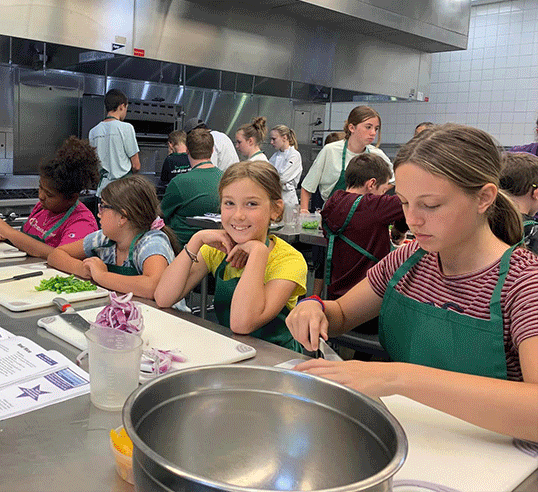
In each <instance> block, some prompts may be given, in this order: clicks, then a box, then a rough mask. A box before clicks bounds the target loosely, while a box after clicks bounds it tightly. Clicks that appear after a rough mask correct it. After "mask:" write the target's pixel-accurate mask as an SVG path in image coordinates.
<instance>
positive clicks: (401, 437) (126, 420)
mask: <svg viewBox="0 0 538 492" xmlns="http://www.w3.org/2000/svg"><path fill="white" fill-rule="evenodd" d="M215 368H218V369H219V370H223V371H225V370H233V371H236V370H237V371H251V370H261V371H271V372H279V373H291V374H293V375H294V376H297V375H300V376H301V377H307V378H313V379H315V380H318V381H320V382H321V383H322V384H327V385H330V386H334V387H337V388H338V389H340V390H343V391H346V392H349V393H351V394H353V395H354V396H356V397H358V398H360V399H363V400H366V401H368V403H369V404H370V405H371V406H372V407H374V408H375V409H376V411H378V412H379V413H380V414H382V416H383V417H384V418H386V419H387V420H388V422H389V423H390V424H391V425H392V426H393V428H394V432H395V434H396V438H397V447H396V452H395V453H394V456H393V458H392V459H391V460H390V462H389V463H388V464H387V465H386V466H385V467H384V468H383V470H381V471H380V472H378V473H376V474H375V475H372V476H371V477H369V478H367V479H365V480H361V481H359V482H354V483H351V484H348V485H344V486H340V487H331V488H328V489H317V490H316V492H356V490H357V488H358V487H360V488H361V490H363V489H368V488H369V487H373V486H375V485H377V484H379V483H382V482H384V481H386V480H388V479H390V478H392V477H393V476H394V474H395V473H396V472H397V471H398V470H399V469H400V468H401V467H402V466H403V464H404V461H405V458H406V456H407V451H408V442H407V437H406V435H405V432H404V430H403V428H402V426H401V424H400V422H398V420H397V419H396V418H395V417H394V416H393V415H392V414H391V413H390V412H389V411H388V410H387V409H386V408H385V407H384V406H383V405H381V404H380V403H378V402H376V401H375V400H373V399H372V398H370V397H368V396H366V395H364V394H363V393H360V392H358V391H356V390H353V389H351V388H348V387H347V386H343V385H341V384H339V383H336V382H334V381H331V380H328V379H326V378H322V377H319V376H314V375H312V374H306V373H298V372H297V371H293V370H291V369H282V368H277V367H267V366H254V365H248V366H246V365H243V366H238V365H234V364H228V365H206V366H196V367H189V368H186V369H182V370H179V371H174V372H171V373H170V374H166V375H164V376H160V377H159V378H157V379H154V380H152V381H150V382H148V383H145V384H144V385H142V386H139V387H138V389H136V390H135V391H133V392H132V393H131V395H129V397H128V398H127V401H126V402H125V404H124V406H123V411H122V419H123V426H124V428H125V430H126V431H127V434H128V435H129V437H130V438H131V440H132V441H133V445H134V447H135V448H138V449H139V450H140V451H141V452H142V453H143V454H144V455H145V456H147V457H148V458H149V459H151V460H153V461H155V462H157V463H159V466H161V467H163V468H165V469H166V470H167V471H169V472H170V473H173V474H174V475H176V476H180V477H182V478H184V479H186V480H189V481H192V482H195V483H198V484H201V485H205V486H208V487H213V488H215V489H219V490H226V491H228V492H282V491H279V490H270V489H256V488H251V487H240V486H235V485H231V484H229V483H225V482H219V481H216V480H210V479H208V478H207V477H203V476H201V475H196V474H193V473H190V472H188V471H186V470H184V469H182V468H179V467H178V466H176V465H175V464H173V463H171V462H170V461H168V460H167V459H165V458H163V457H162V456H161V455H160V454H158V453H156V452H155V451H153V450H152V449H151V448H150V447H149V446H148V445H146V444H145V443H144V441H142V439H140V437H139V436H138V434H137V432H136V430H135V428H134V425H133V423H132V421H131V415H130V414H131V408H132V406H133V404H134V402H135V401H136V399H137V397H138V396H139V395H140V394H141V393H145V392H146V391H148V390H149V389H150V388H151V386H155V385H157V384H159V383H162V382H163V380H164V378H173V377H177V376H178V374H179V373H186V372H193V371H209V370H214V369H215ZM133 459H134V457H133ZM286 492H302V491H300V490H297V491H286Z"/></svg>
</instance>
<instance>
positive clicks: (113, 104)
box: [89, 89, 140, 196]
mask: <svg viewBox="0 0 538 492" xmlns="http://www.w3.org/2000/svg"><path fill="white" fill-rule="evenodd" d="M128 105H129V101H128V100H127V96H126V95H125V94H124V93H123V92H121V91H119V90H117V89H111V90H109V91H108V92H107V93H106V96H105V109H106V111H107V115H106V118H105V119H104V120H103V121H101V122H100V123H99V124H98V125H96V126H94V127H93V128H92V129H91V130H90V133H89V140H90V143H91V144H92V145H93V146H94V147H95V148H96V149H97V155H98V156H99V159H100V161H101V169H100V175H101V179H100V181H99V185H98V186H97V193H96V194H97V196H101V190H102V189H103V188H105V187H106V185H107V184H108V183H110V182H111V181H115V180H116V179H120V178H124V177H125V176H128V175H129V174H132V173H136V172H138V171H139V170H140V158H139V155H138V153H139V151H140V149H139V148H138V144H137V142H136V136H135V131H134V128H133V125H131V124H130V123H125V121H124V120H125V117H126V116H127V106H128Z"/></svg>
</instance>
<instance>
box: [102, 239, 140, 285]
mask: <svg viewBox="0 0 538 492" xmlns="http://www.w3.org/2000/svg"><path fill="white" fill-rule="evenodd" d="M144 234H145V232H141V233H140V234H138V235H137V236H135V238H134V239H133V240H132V241H131V245H130V246H129V264H131V265H134V259H133V252H134V247H135V244H136V242H137V241H138V239H139V238H140V237H141V236H143V235H144ZM115 244H116V243H115V242H114V241H109V242H108V243H106V244H105V245H104V246H105V247H108V246H113V245H115ZM92 251H93V253H94V254H95V256H98V255H97V254H96V253H95V250H92ZM106 268H107V270H108V271H109V272H111V273H119V274H120V275H129V276H131V277H134V276H136V275H140V273H138V270H137V269H136V267H134V266H124V265H109V264H106Z"/></svg>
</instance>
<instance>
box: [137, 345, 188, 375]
mask: <svg viewBox="0 0 538 492" xmlns="http://www.w3.org/2000/svg"><path fill="white" fill-rule="evenodd" d="M186 360H187V358H186V357H185V356H184V355H183V354H182V353H181V351H180V350H179V349H174V350H159V349H155V348H152V349H149V350H144V351H143V352H142V362H141V365H140V366H141V370H142V372H144V373H147V374H155V372H156V371H157V367H158V371H159V374H164V373H165V372H168V371H169V370H170V369H171V368H172V362H185V361H186ZM156 366H157V367H156Z"/></svg>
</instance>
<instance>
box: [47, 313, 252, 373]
mask: <svg viewBox="0 0 538 492" xmlns="http://www.w3.org/2000/svg"><path fill="white" fill-rule="evenodd" d="M138 306H139V307H140V308H141V309H142V316H143V318H144V331H143V332H142V339H143V340H144V350H146V349H149V348H156V349H160V350H173V349H179V350H180V351H181V353H182V354H183V355H184V356H185V357H186V359H187V360H186V361H185V362H174V363H173V367H174V368H176V369H186V368H188V367H194V366H203V365H210V364H232V363H234V362H238V361H240V360H244V359H250V358H251V357H254V356H255V355H256V350H255V349H254V348H253V347H251V346H250V345H246V344H244V343H241V342H238V341H237V340H233V339H232V338H229V337H226V336H224V335H220V334H219V333H216V332H214V331H211V330H208V329H207V328H203V327H202V326H199V325H197V324H195V323H192V322H190V321H187V320H184V319H182V318H178V317H177V316H174V315H172V314H169V313H167V312H165V311H161V310H160V309H157V308H154V307H151V306H147V305H146V304H140V303H139V304H138ZM102 309H103V308H102V307H97V308H92V309H86V310H84V311H78V313H79V314H80V315H81V316H82V317H83V318H85V319H86V320H88V321H89V322H93V321H95V318H96V317H97V314H98V313H99V311H101V310H102ZM38 325H39V326H41V327H43V328H45V329H46V330H47V331H49V332H50V333H52V334H54V335H56V336H59V337H60V338H62V339H63V340H65V341H67V342H69V343H71V344H72V345H74V346H75V347H78V348H79V349H81V350H83V349H85V348H86V341H85V337H84V335H83V334H82V333H81V332H80V331H78V330H77V329H76V328H72V327H70V326H69V325H68V324H67V323H66V322H65V321H64V320H63V319H62V318H60V317H59V316H52V317H49V318H42V319H40V320H39V321H38Z"/></svg>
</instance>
